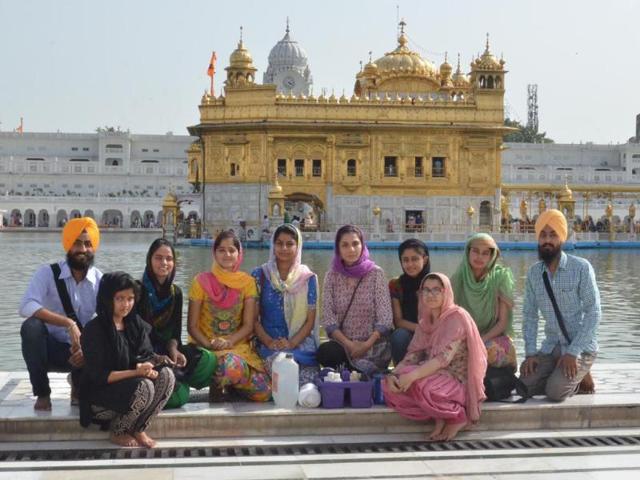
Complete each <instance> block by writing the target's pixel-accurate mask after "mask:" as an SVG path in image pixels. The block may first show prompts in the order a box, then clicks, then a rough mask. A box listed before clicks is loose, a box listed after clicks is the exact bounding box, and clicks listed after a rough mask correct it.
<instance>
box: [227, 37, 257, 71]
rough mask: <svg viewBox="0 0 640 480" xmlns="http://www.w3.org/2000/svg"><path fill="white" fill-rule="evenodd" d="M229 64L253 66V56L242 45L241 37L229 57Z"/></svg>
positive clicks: (237, 66) (239, 66)
mask: <svg viewBox="0 0 640 480" xmlns="http://www.w3.org/2000/svg"><path fill="white" fill-rule="evenodd" d="M229 66H230V67H234V68H247V67H253V58H252V57H251V54H250V53H249V50H247V49H246V48H245V47H244V42H243V41H242V39H240V41H239V42H238V48H236V49H235V50H234V51H233V52H232V53H231V56H230V57H229Z"/></svg>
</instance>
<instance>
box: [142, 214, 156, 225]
mask: <svg viewBox="0 0 640 480" xmlns="http://www.w3.org/2000/svg"><path fill="white" fill-rule="evenodd" d="M154 219H155V215H154V214H153V212H152V211H151V210H147V211H145V212H144V217H143V218H142V226H143V227H144V228H154V227H155V226H156V225H155V221H154Z"/></svg>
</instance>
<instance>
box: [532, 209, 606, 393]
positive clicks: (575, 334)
mask: <svg viewBox="0 0 640 480" xmlns="http://www.w3.org/2000/svg"><path fill="white" fill-rule="evenodd" d="M535 230H536V237H537V239H538V255H539V257H540V260H541V261H540V262H537V263H535V264H534V265H532V266H531V267H530V268H529V271H528V272H527V280H526V285H525V298H524V305H523V308H522V316H523V318H522V332H523V337H524V346H525V356H526V359H525V361H524V362H523V363H522V366H521V367H520V378H521V380H522V381H523V382H524V384H525V385H526V386H527V387H528V388H529V394H530V395H542V394H544V395H546V396H547V398H549V399H550V400H552V401H556V402H561V401H563V400H564V399H565V398H567V397H569V396H571V395H573V394H574V393H576V392H577V391H579V393H593V391H594V387H593V379H592V378H591V375H590V370H591V366H592V365H593V362H594V361H595V358H596V355H597V353H598V341H597V330H598V324H599V323H600V317H601V310H600V292H599V291H598V285H597V284H596V277H595V273H594V271H593V267H592V266H591V264H590V263H589V262H588V261H587V260H585V259H584V258H581V257H576V256H574V255H568V254H566V253H565V252H563V251H562V246H563V245H564V243H565V242H566V240H567V234H568V228H567V220H566V219H565V217H564V215H563V214H562V212H560V211H559V210H554V209H551V210H547V211H545V212H544V213H542V214H541V215H540V216H539V217H538V220H537V221H536V226H535ZM539 313H542V317H543V318H544V321H545V325H544V334H545V338H544V339H543V340H542V343H541V345H540V348H539V349H538V342H537V340H538V321H539Z"/></svg>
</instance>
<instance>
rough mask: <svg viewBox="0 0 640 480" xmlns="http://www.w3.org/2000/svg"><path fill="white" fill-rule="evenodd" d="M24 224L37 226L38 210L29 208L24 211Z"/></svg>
mask: <svg viewBox="0 0 640 480" xmlns="http://www.w3.org/2000/svg"><path fill="white" fill-rule="evenodd" d="M24 226H25V227H35V226H36V212H34V211H33V210H31V209H30V208H28V209H27V210H25V212H24Z"/></svg>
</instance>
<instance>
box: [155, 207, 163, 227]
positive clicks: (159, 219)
mask: <svg viewBox="0 0 640 480" xmlns="http://www.w3.org/2000/svg"><path fill="white" fill-rule="evenodd" d="M156 225H158V226H162V210H160V211H159V212H158V214H157V215H156Z"/></svg>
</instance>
